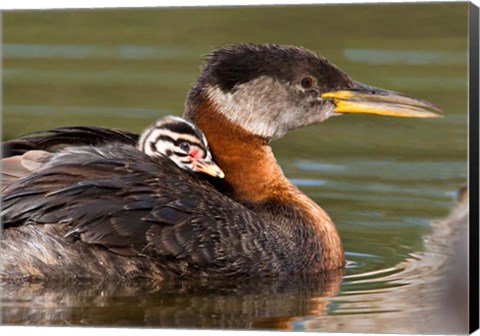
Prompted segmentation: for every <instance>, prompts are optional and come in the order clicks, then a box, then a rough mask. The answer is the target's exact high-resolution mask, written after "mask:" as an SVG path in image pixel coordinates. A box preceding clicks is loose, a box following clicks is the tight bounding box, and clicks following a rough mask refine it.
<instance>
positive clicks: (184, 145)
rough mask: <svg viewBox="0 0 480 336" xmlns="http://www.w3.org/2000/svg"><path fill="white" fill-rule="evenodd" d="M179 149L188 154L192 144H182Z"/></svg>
mask: <svg viewBox="0 0 480 336" xmlns="http://www.w3.org/2000/svg"><path fill="white" fill-rule="evenodd" d="M178 147H180V149H181V150H183V151H185V152H188V151H189V150H190V144H189V143H188V142H181V143H180V144H179V145H178Z"/></svg>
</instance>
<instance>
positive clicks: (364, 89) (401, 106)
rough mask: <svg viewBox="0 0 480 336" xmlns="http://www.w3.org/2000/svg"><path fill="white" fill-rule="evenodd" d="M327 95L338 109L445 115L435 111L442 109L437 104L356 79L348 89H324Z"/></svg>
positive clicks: (375, 112)
mask: <svg viewBox="0 0 480 336" xmlns="http://www.w3.org/2000/svg"><path fill="white" fill-rule="evenodd" d="M321 97H322V98H324V99H332V101H333V103H334V104H335V108H334V112H335V113H340V114H341V113H368V114H379V115H387V116H392V117H407V118H408V117H411V118H441V117H442V116H441V115H439V114H437V113H435V112H433V111H436V112H441V109H440V108H438V107H437V106H435V105H434V104H432V103H430V102H428V101H426V100H423V99H418V98H413V97H409V96H406V95H404V94H401V93H397V92H393V91H388V90H383V89H379V88H376V87H373V86H369V85H366V84H363V83H359V82H355V83H354V86H353V87H352V88H351V89H348V90H341V91H333V92H327V93H323V94H322V95H321Z"/></svg>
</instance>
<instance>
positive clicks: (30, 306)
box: [2, 271, 343, 329]
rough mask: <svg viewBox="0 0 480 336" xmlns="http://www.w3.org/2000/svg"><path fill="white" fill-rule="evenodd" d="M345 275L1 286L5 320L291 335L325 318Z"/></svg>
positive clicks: (9, 284)
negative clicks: (311, 319) (303, 320)
mask: <svg viewBox="0 0 480 336" xmlns="http://www.w3.org/2000/svg"><path fill="white" fill-rule="evenodd" d="M342 275H343V272H342V271H337V272H329V273H326V274H320V275H318V276H312V277H303V278H298V277H297V278H295V277H288V278H274V279H265V278H262V279H250V280H242V281H229V282H222V281H212V280H210V281H205V282H198V281H197V282H192V281H191V282H186V281H181V282H180V281H166V282H163V283H147V282H137V281H136V282H134V283H102V284H98V283H85V282H82V283H66V282H63V283H22V284H18V283H4V284H2V292H3V293H2V295H3V302H2V304H3V307H2V321H3V323H5V324H25V325H67V324H68V325H96V326H100V325H107V326H108V325H115V326H118V325H128V326H158V327H183V328H191V327H195V328H233V329H245V328H254V329H261V328H268V329H291V328H292V324H291V322H292V321H294V320H295V319H297V318H299V317H303V316H311V315H312V316H322V315H325V314H327V310H328V307H327V306H328V303H329V300H328V298H330V297H333V296H335V295H336V294H337V292H338V290H339V286H340V281H341V279H342ZM22 302H23V303H22Z"/></svg>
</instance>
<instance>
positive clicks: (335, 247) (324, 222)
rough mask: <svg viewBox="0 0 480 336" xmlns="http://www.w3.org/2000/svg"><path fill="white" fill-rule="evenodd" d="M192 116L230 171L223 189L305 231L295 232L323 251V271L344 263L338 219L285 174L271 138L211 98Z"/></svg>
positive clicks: (262, 213) (272, 218) (263, 213)
mask: <svg viewBox="0 0 480 336" xmlns="http://www.w3.org/2000/svg"><path fill="white" fill-rule="evenodd" d="M188 115H189V117H190V118H191V119H192V121H193V122H194V123H195V124H196V125H197V126H198V127H199V128H200V129H201V130H202V131H203V132H204V133H205V136H206V137H207V139H208V142H209V146H210V149H211V151H212V154H213V158H214V160H215V162H216V163H217V164H218V165H219V166H220V167H221V169H222V170H223V171H224V173H225V178H224V179H223V180H222V181H221V182H219V181H217V182H219V184H217V185H218V186H219V189H221V190H222V191H223V192H225V193H226V194H228V195H229V196H230V197H231V198H232V199H234V200H236V201H238V202H239V203H242V204H244V205H246V206H247V207H249V208H251V209H252V210H255V212H256V213H257V214H258V215H259V216H261V217H263V218H266V219H268V220H269V221H271V222H273V223H282V225H285V226H292V227H289V228H288V229H289V230H290V232H294V231H295V230H300V231H301V232H299V233H300V234H299V235H298V234H297V235H295V236H296V237H297V238H299V239H306V240H307V241H302V242H296V243H300V244H305V243H311V244H312V245H314V246H312V247H313V248H314V249H316V250H318V251H321V255H320V256H319V258H321V260H318V263H319V264H321V267H322V268H323V269H335V268H339V267H342V266H343V264H344V256H343V248H342V244H341V241H340V238H339V235H338V233H337V230H336V228H335V225H334V224H333V222H332V220H331V219H330V217H329V216H328V215H327V213H326V212H325V211H324V210H323V209H322V208H320V207H319V206H318V205H317V204H316V203H315V202H313V201H312V200H311V199H310V198H308V197H307V196H306V195H305V194H303V193H302V192H301V191H300V190H298V188H297V187H296V186H294V185H293V184H292V183H291V182H290V181H289V180H288V179H287V178H286V177H285V175H284V174H283V172H282V169H281V168H280V166H279V165H278V164H277V161H276V160H275V157H274V155H273V152H272V150H271V148H270V146H269V145H268V141H267V140H266V139H264V138H262V137H260V136H257V135H254V134H252V133H250V132H248V131H246V130H244V129H243V128H242V127H241V126H239V125H237V124H235V123H233V122H231V121H230V120H229V119H228V118H227V117H226V116H225V115H224V114H222V113H221V112H219V111H218V110H217V109H216V107H215V104H214V103H212V102H210V101H208V100H203V101H202V102H201V103H199V104H198V105H196V108H195V112H194V113H192V111H190V112H189V113H188ZM217 180H218V179H217ZM297 238H296V239H297Z"/></svg>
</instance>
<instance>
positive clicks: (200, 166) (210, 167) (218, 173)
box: [192, 159, 225, 178]
mask: <svg viewBox="0 0 480 336" xmlns="http://www.w3.org/2000/svg"><path fill="white" fill-rule="evenodd" d="M192 170H193V171H195V172H199V173H205V174H208V175H211V176H213V177H219V178H224V177H225V173H224V172H223V171H222V170H221V169H220V167H219V166H217V165H216V164H215V162H213V161H212V160H208V159H207V160H204V159H194V160H193V161H192Z"/></svg>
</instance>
